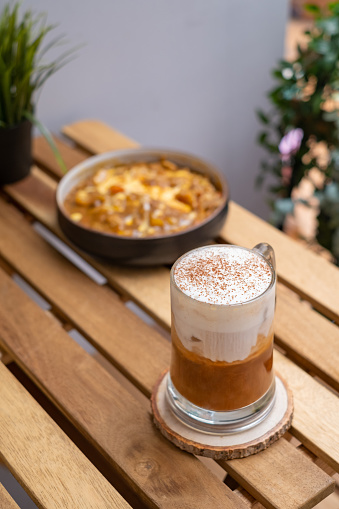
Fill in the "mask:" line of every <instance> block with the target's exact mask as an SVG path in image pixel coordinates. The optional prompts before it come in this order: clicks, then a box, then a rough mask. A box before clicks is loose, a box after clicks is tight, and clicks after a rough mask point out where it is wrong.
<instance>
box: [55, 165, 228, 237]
mask: <svg viewBox="0 0 339 509" xmlns="http://www.w3.org/2000/svg"><path fill="white" fill-rule="evenodd" d="M223 200H224V197H223V196H222V193H221V192H220V190H218V189H217V188H216V187H215V186H214V184H213V183H212V182H211V180H210V179H209V178H208V177H207V176H205V175H202V174H200V173H197V172H195V171H192V170H191V169H190V168H188V167H186V166H182V165H179V164H176V163H174V162H172V161H170V160H169V159H166V158H164V159H160V160H158V161H155V162H132V163H128V164H117V165H116V166H112V165H108V167H107V166H105V165H104V164H103V165H100V166H97V167H96V168H95V170H93V173H92V174H90V175H88V176H87V177H86V178H85V179H84V180H82V181H80V182H79V183H78V184H77V185H76V186H75V187H74V188H73V189H71V191H70V192H69V193H68V194H67V196H66V198H65V201H64V208H65V211H66V212H67V214H68V215H69V217H70V218H71V219H72V221H74V222H76V223H78V224H79V225H81V226H83V227H87V228H90V229H94V230H97V231H100V232H104V233H111V234H115V235H121V236H123V237H132V238H145V237H146V238H147V237H158V236H163V235H169V234H175V233H178V232H181V231H184V230H187V229H189V228H192V227H194V226H196V225H199V224H200V223H202V222H203V221H204V220H205V219H207V218H208V217H209V216H210V215H211V214H213V212H215V211H216V210H217V209H218V207H220V205H221V204H222V202H223Z"/></svg>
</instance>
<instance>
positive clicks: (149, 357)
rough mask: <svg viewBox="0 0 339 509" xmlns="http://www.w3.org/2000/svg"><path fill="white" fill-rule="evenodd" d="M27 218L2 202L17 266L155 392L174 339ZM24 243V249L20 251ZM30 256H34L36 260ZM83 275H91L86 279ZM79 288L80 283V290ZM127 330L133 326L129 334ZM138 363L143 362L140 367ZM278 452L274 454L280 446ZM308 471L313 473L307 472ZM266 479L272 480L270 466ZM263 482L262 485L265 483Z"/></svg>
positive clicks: (2, 247)
mask: <svg viewBox="0 0 339 509" xmlns="http://www.w3.org/2000/svg"><path fill="white" fill-rule="evenodd" d="M1 210H2V211H3V213H1ZM1 216H3V217H6V221H4V222H3V221H1ZM15 219H17V220H15ZM22 223H23V222H22V219H21V217H20V214H19V213H18V212H17V211H16V210H12V207H10V206H9V205H6V204H2V203H1V202H0V226H1V228H2V231H3V235H2V238H1V237H0V252H1V253H2V254H3V255H4V256H6V257H8V258H10V259H11V260H12V263H14V264H15V268H16V270H18V271H19V272H21V273H22V275H23V276H24V277H26V278H28V279H30V280H31V281H32V282H34V280H37V281H39V282H40V283H39V289H40V291H41V292H42V293H44V294H46V293H48V295H49V299H50V300H53V301H54V302H57V303H58V306H61V308H62V310H63V312H64V313H65V314H66V313H67V314H68V316H72V317H73V319H75V321H76V323H78V325H80V326H81V327H83V328H85V329H86V330H88V329H90V330H91V335H92V334H93V335H94V337H95V338H96V339H95V342H101V345H102V348H105V349H106V350H107V351H108V352H109V354H108V355H107V353H106V356H112V359H113V361H114V362H115V364H118V365H120V366H122V367H123V369H124V370H125V371H127V370H128V371H129V378H130V379H134V378H137V380H138V384H139V386H141V387H143V388H144V393H145V394H147V395H149V394H150V392H151V390H152V387H153V385H154V383H155V382H156V380H157V378H158V376H159V373H160V372H161V371H162V370H163V369H165V368H166V367H167V366H168V363H169V353H170V352H169V344H168V342H167V341H166V340H165V339H163V338H160V342H159V338H158V335H157V334H156V333H155V331H153V330H151V329H150V328H149V327H146V326H144V324H142V323H140V320H138V319H137V318H136V317H134V316H133V317H129V315H126V313H125V312H124V311H123V310H122V309H121V308H120V306H119V307H118V311H117V312H116V310H115V306H116V304H115V303H114V302H115V301H114V300H112V298H111V297H110V296H109V293H110V292H108V291H107V292H106V289H105V288H99V289H98V290H97V289H96V288H95V287H96V286H97V285H95V284H94V283H93V282H92V281H90V280H88V278H86V276H84V275H82V274H80V273H79V274H78V272H77V271H76V269H73V272H75V273H76V274H77V275H76V279H75V276H74V275H73V276H72V273H71V271H70V269H69V267H68V265H69V264H68V262H66V261H65V260H63V259H62V258H61V257H59V255H57V254H56V253H54V250H52V249H51V248H50V247H49V246H48V245H46V244H45V243H44V241H43V240H42V239H40V238H38V237H37V236H36V235H35V232H32V231H31V230H30V229H28V228H27V227H26V228H25V225H23V224H22ZM13 231H17V234H16V235H13ZM20 246H21V249H23V250H24V251H23V253H21V255H20V254H19V255H17V252H18V250H20ZM30 260H33V263H31V262H30ZM83 280H86V285H85V283H84V282H83ZM72 288H73V289H72ZM77 289H80V292H79V293H78V290H77ZM101 292H104V293H105V298H100V295H99V294H100V293H101ZM69 293H73V295H72V302H71V303H69V301H68V294H69ZM118 302H119V301H118ZM79 308H80V309H79ZM120 315H122V316H121V318H120ZM93 316H95V317H99V318H98V319H97V320H96V322H95V323H96V325H97V327H98V329H97V328H96V327H93V326H92V325H91V321H92V320H93ZM73 321H74V320H73ZM120 321H122V323H123V325H122V327H121V331H120V332H119V333H118V334H116V333H114V331H115V330H116V327H120V325H119V322H120ZM130 321H131V326H130V327H129V324H130ZM0 323H1V320H0ZM140 329H141V333H140V335H139V336H138V334H136V332H135V331H139V330H140ZM126 330H127V331H129V334H127V335H126ZM92 341H93V340H92ZM140 344H141V349H140ZM134 352H135V355H133V354H134ZM135 364H136V365H137V367H138V368H139V372H137V373H136V371H135V369H136V368H135ZM291 447H292V448H293V446H291ZM291 453H292V449H291ZM272 454H273V455H274V452H272ZM254 461H255V460H254ZM272 461H273V459H272ZM305 476H306V477H307V472H305ZM261 482H263V480H262V481H261ZM265 484H267V485H269V484H270V471H269V469H267V476H266V478H265ZM257 488H258V489H260V486H258V487H257ZM287 495H288V494H286V496H287Z"/></svg>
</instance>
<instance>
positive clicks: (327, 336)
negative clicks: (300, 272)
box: [274, 284, 339, 391]
mask: <svg viewBox="0 0 339 509" xmlns="http://www.w3.org/2000/svg"><path fill="white" fill-rule="evenodd" d="M274 328H275V342H276V344H278V345H279V346H281V347H282V348H283V349H284V350H285V351H286V352H287V353H288V355H289V356H290V357H292V358H293V359H295V360H296V361H297V362H298V363H299V364H301V365H302V366H303V367H305V368H307V369H310V370H311V371H312V372H313V373H314V374H316V375H318V376H319V377H321V378H322V379H323V380H324V381H325V382H326V383H328V384H329V385H331V386H332V387H334V388H335V389H336V390H337V391H339V328H338V327H337V326H336V325H335V324H333V323H331V322H330V321H329V320H327V319H326V318H324V317H323V316H322V315H320V314H319V313H317V312H315V311H314V310H313V309H311V307H310V306H309V305H308V303H306V302H304V303H302V302H300V300H299V298H298V296H297V295H295V294H293V292H292V291H291V290H289V289H288V288H286V287H284V286H283V285H281V284H279V285H278V297H277V308H276V315H275V321H274Z"/></svg>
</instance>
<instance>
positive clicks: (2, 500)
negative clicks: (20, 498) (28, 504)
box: [0, 483, 20, 509]
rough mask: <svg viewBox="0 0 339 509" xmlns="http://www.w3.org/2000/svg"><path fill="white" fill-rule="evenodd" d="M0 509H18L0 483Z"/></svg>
mask: <svg viewBox="0 0 339 509" xmlns="http://www.w3.org/2000/svg"><path fill="white" fill-rule="evenodd" d="M0 507H3V508H4V509H20V508H19V506H18V504H17V503H16V502H15V501H14V500H13V499H12V497H11V496H10V494H9V493H8V492H7V491H6V490H5V488H4V487H3V485H2V484H1V483H0Z"/></svg>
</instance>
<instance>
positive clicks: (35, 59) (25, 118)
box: [0, 3, 74, 185]
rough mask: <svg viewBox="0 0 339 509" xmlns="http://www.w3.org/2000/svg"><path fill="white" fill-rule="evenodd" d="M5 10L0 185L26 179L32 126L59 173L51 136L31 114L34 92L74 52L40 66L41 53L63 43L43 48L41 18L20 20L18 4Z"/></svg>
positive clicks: (0, 41) (45, 28)
mask: <svg viewBox="0 0 339 509" xmlns="http://www.w3.org/2000/svg"><path fill="white" fill-rule="evenodd" d="M11 5H13V4H7V5H5V7H4V8H3V10H2V12H1V14H0V154H1V156H0V157H1V159H0V185H4V184H8V183H11V182H15V181H17V180H20V179H21V178H24V177H25V176H26V175H28V173H29V171H30V166H31V131H32V123H33V124H36V125H37V126H38V127H39V128H40V130H41V131H42V133H43V134H44V136H45V137H46V138H47V141H48V142H49V143H50V145H51V146H52V149H53V151H54V153H55V155H56V157H57V159H58V161H59V164H61V165H63V167H64V164H63V162H62V159H61V156H60V154H59V153H58V152H57V149H56V146H55V145H54V143H53V140H52V138H51V136H50V135H49V133H48V131H47V130H46V128H44V127H43V126H42V125H41V124H40V123H39V122H38V121H37V119H36V118H35V116H34V111H35V101H36V99H37V92H38V91H40V90H41V87H42V86H43V85H44V83H45V82H46V80H47V79H48V78H49V77H50V76H52V75H53V74H54V73H55V72H56V71H57V70H58V69H60V67H62V66H63V65H65V63H66V62H67V61H68V60H69V57H70V55H71V54H72V53H73V52H74V50H73V49H72V50H70V51H66V52H64V53H62V54H61V55H60V56H59V57H58V58H57V59H56V60H52V61H50V62H48V63H46V62H45V61H44V57H45V55H46V53H48V51H49V50H50V49H51V48H53V47H55V46H56V45H57V44H60V43H61V42H63V39H64V37H63V36H59V37H56V38H55V39H53V40H51V41H50V42H49V43H48V42H46V36H47V35H48V34H49V33H50V32H51V31H52V30H53V29H54V28H55V26H53V25H47V24H46V17H45V15H33V14H32V13H31V11H26V12H25V13H23V15H22V16H20V14H19V4H18V3H15V4H14V5H13V7H11Z"/></svg>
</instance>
